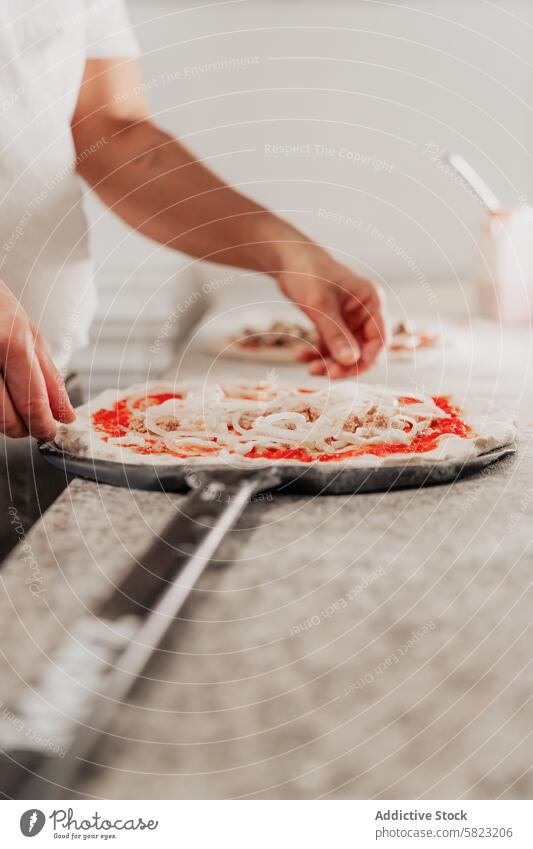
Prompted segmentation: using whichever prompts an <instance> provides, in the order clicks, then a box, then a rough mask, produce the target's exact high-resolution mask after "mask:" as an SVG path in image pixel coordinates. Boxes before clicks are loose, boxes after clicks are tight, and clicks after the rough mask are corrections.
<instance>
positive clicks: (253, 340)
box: [235, 320, 316, 348]
mask: <svg viewBox="0 0 533 849" xmlns="http://www.w3.org/2000/svg"><path fill="white" fill-rule="evenodd" d="M235 341H236V342H238V343H239V344H240V345H243V346H244V347H253V348H256V347H257V348H258V347H265V348H292V347H294V346H295V345H301V344H302V342H309V343H316V331H315V330H313V329H310V328H307V327H303V326H302V325H301V324H296V323H294V322H291V321H283V320H278V321H273V322H272V324H271V325H270V327H268V328H267V329H266V330H258V329H257V328H254V327H244V328H243V330H242V335H241V336H239V337H235Z"/></svg>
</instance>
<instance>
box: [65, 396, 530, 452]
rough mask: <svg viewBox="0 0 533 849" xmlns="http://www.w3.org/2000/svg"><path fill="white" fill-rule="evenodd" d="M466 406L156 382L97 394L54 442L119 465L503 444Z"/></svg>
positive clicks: (495, 420)
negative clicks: (116, 462) (464, 408)
mask: <svg viewBox="0 0 533 849" xmlns="http://www.w3.org/2000/svg"><path fill="white" fill-rule="evenodd" d="M469 407H470V408H471V409H470V410H469V411H463V410H461V409H460V408H459V407H457V406H456V405H455V404H454V401H453V399H452V398H450V397H448V396H438V397H437V396H436V397H431V396H428V395H425V394H422V393H418V392H415V393H413V391H412V390H409V391H405V392H404V391H398V390H391V389H388V388H386V387H382V386H373V385H372V386H371V385H366V384H363V383H359V382H357V381H354V380H346V381H338V382H335V383H326V382H323V381H322V382H320V383H318V384H317V383H314V384H312V383H308V384H305V383H302V384H299V385H297V386H295V385H290V384H283V383H279V382H276V381H275V380H271V381H268V380H267V381H263V382H261V383H258V384H256V385H244V384H240V383H238V382H231V381H226V382H224V383H221V384H209V383H206V382H189V383H182V384H179V385H174V384H172V383H168V382H159V383H151V384H148V385H135V386H131V387H129V388H128V389H125V390H122V391H118V392H117V391H106V392H103V393H101V394H100V395H99V396H97V397H96V398H94V399H93V400H92V401H91V402H90V403H89V404H86V405H84V406H83V407H80V408H78V410H77V414H78V415H77V419H76V421H75V422H73V423H72V424H70V425H61V426H60V427H59V430H58V434H57V436H56V443H57V445H58V446H59V447H60V448H62V449H63V450H64V451H66V452H67V453H69V454H72V455H75V456H82V457H92V458H101V459H106V460H114V461H118V462H120V463H136V464H139V463H150V464H165V465H171V464H180V465H184V464H187V465H190V464H202V465H212V464H217V465H218V464H220V463H221V462H231V463H232V465H235V464H236V463H237V464H238V465H239V466H245V467H253V466H257V465H258V464H263V463H270V462H272V461H274V462H276V463H277V462H280V463H283V464H293V465H296V466H301V465H302V464H308V463H312V462H321V463H335V464H342V465H343V466H345V465H348V466H354V465H356V466H379V465H382V464H387V465H390V464H393V465H398V464H404V463H412V462H414V463H428V462H431V463H434V462H445V461H449V460H460V461H461V460H467V459H470V458H472V457H475V456H477V455H479V454H482V453H485V452H486V451H489V450H491V449H493V448H497V447H501V446H505V445H509V444H510V443H512V442H513V440H514V439H515V437H516V429H515V427H514V425H513V424H512V423H511V422H510V421H509V420H508V419H506V418H505V417H504V416H501V415H495V414H494V413H492V414H491V413H488V412H487V410H486V405H485V408H484V406H483V405H482V403H481V402H479V401H478V402H475V403H474V402H472V404H469Z"/></svg>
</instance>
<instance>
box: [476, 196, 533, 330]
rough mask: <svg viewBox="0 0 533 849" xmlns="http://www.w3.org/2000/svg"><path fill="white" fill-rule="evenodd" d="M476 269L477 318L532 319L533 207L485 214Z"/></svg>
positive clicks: (511, 320)
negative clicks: (478, 312) (478, 315)
mask: <svg viewBox="0 0 533 849" xmlns="http://www.w3.org/2000/svg"><path fill="white" fill-rule="evenodd" d="M477 265H478V269H477V274H476V280H477V286H478V304H479V311H480V315H481V316H482V317H483V318H492V319H498V320H499V321H508V322H520V321H528V320H529V319H530V318H531V316H532V315H533V208H532V207H530V206H527V205H524V206H520V207H515V208H513V209H505V210H502V211H501V212H497V213H488V214H487V216H486V218H485V220H484V222H483V225H482V228H481V236H480V240H479V253H478V262H477Z"/></svg>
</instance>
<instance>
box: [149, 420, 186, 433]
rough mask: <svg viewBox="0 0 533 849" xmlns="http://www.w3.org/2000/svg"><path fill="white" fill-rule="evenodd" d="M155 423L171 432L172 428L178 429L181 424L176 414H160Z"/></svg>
mask: <svg viewBox="0 0 533 849" xmlns="http://www.w3.org/2000/svg"><path fill="white" fill-rule="evenodd" d="M155 423H156V425H157V426H158V427H160V428H162V429H163V430H166V431H169V432H170V431H171V430H177V429H178V428H179V426H180V423H179V421H178V419H176V418H175V417H174V416H159V418H158V419H156V420H155Z"/></svg>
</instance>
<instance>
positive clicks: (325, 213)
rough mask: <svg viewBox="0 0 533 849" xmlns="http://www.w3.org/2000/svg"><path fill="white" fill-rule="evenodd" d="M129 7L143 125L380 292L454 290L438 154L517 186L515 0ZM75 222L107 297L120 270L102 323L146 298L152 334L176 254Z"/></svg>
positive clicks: (521, 34) (459, 217) (523, 160)
mask: <svg viewBox="0 0 533 849" xmlns="http://www.w3.org/2000/svg"><path fill="white" fill-rule="evenodd" d="M129 8H130V15H131V19H132V24H133V26H134V28H135V32H136V34H137V37H138V39H139V41H140V43H141V46H142V49H143V57H142V67H143V72H144V78H145V85H146V95H147V97H148V99H149V101H150V104H151V106H152V109H153V111H154V113H155V115H156V116H157V118H158V120H159V121H160V122H161V124H163V125H164V126H165V127H166V128H167V129H169V130H172V131H173V132H175V133H177V134H178V135H179V136H180V137H181V138H182V139H184V140H185V141H186V142H187V143H188V144H189V145H190V146H191V147H192V148H193V149H194V150H196V151H197V152H198V153H199V154H200V155H201V156H202V157H204V158H205V159H206V161H208V162H209V163H210V164H211V165H212V166H213V167H214V168H216V169H217V170H218V171H219V172H221V173H222V174H223V175H224V176H225V177H226V178H227V179H229V180H231V181H233V182H235V183H236V184H238V185H239V186H240V187H241V188H242V189H243V191H246V192H248V193H249V194H251V195H253V196H254V197H256V198H258V199H260V200H261V201H263V202H264V203H267V204H268V205H270V206H271V207H273V208H274V209H276V210H278V211H279V212H280V213H281V214H283V215H285V216H287V217H289V218H291V219H292V220H293V221H295V222H296V223H297V224H298V226H300V227H301V228H303V229H304V230H306V231H307V232H309V233H311V234H312V235H313V236H315V237H317V238H319V239H320V240H322V241H324V242H325V243H326V244H327V245H329V246H330V248H331V249H332V250H333V251H336V252H337V253H338V254H339V255H340V256H342V257H344V259H345V261H347V262H349V263H350V264H352V265H354V266H356V267H359V268H360V269H363V270H365V271H366V272H367V273H370V274H372V275H373V276H374V277H376V278H378V279H381V280H382V282H383V283H384V284H385V285H386V286H387V287H389V288H390V287H394V285H395V281H396V280H398V279H400V278H405V277H407V276H410V275H413V274H415V275H416V276H417V277H419V279H420V281H421V285H422V284H423V281H424V279H427V280H432V279H435V278H446V279H449V281H450V287H454V286H459V285H460V281H461V280H462V279H463V278H465V277H466V276H468V275H469V274H470V271H471V268H472V257H473V254H475V253H476V227H477V225H478V223H479V220H480V218H481V216H482V211H481V209H480V207H479V204H478V203H477V201H476V200H475V199H474V198H473V197H472V196H471V195H470V194H469V193H468V192H466V191H465V189H464V188H463V187H462V186H460V185H458V184H457V183H456V182H455V181H454V180H453V179H452V178H451V176H450V175H449V174H448V173H446V172H445V171H444V170H443V169H442V166H441V165H440V163H439V160H438V159H436V158H435V152H436V151H437V150H438V149H440V148H442V149H444V148H447V149H449V150H456V151H459V152H460V153H462V154H463V155H464V156H465V157H466V158H467V159H469V160H470V161H471V162H472V163H473V164H474V166H475V167H476V168H478V169H479V170H480V172H481V173H482V174H483V175H484V176H485V178H486V179H487V180H488V181H489V182H490V184H491V185H492V186H493V188H494V189H495V191H496V192H497V193H498V194H500V195H501V197H502V199H503V200H504V201H505V202H506V203H509V204H513V203H517V202H518V200H519V199H520V198H523V197H524V196H526V197H527V196H529V194H530V193H533V169H532V155H531V151H532V150H533V133H532V130H533V125H532V112H531V104H532V81H533V70H532V63H531V61H530V57H531V44H532V42H533V4H531V3H529V2H521V0H505V2H496V3H494V2H488V0H462V2H461V1H460V0H456V2H454V0H451V1H450V0H448V2H443V0H425V2H413V0H411V2H409V3H404V2H381V0H351V2H348V0H346V2H343V0H333V2H332V0H328V2H303V0H292V2H290V0H269V2H260V1H259V0H229V2H215V3H208V4H207V3H194V2H192V0H187V2H183V3H181V2H171V0H167V2H149V1H148V0H130V2H129ZM90 213H91V216H92V218H93V221H94V226H93V234H94V246H95V252H96V255H97V258H98V263H99V280H100V286H101V287H102V288H103V289H104V290H105V292H106V293H107V295H106V297H107V302H109V300H110V299H111V301H113V299H115V298H116V293H117V291H119V290H120V287H121V285H122V283H123V281H124V280H125V279H126V278H129V277H130V276H131V275H132V273H133V278H132V280H131V282H130V283H128V285H127V287H126V288H125V289H123V294H122V295H120V296H119V297H118V300H117V301H116V304H115V315H116V316H118V317H120V316H121V315H123V313H124V309H126V311H128V310H129V311H130V312H135V310H137V311H138V310H139V309H142V307H143V304H144V303H145V300H146V297H148V298H149V297H150V295H148V296H147V295H146V293H147V292H148V293H150V294H152V293H153V292H154V291H155V292H158V293H163V296H162V297H160V296H159V295H158V297H157V298H153V297H152V302H151V303H152V307H151V309H152V311H153V313H152V314H151V318H150V321H153V322H155V325H156V326H157V324H158V322H159V323H160V322H161V321H162V320H163V315H164V314H166V313H168V310H169V308H170V306H171V304H172V303H173V302H174V301H175V298H176V290H175V286H176V285H177V287H178V289H177V291H178V297H179V291H180V287H182V288H181V291H187V290H188V287H190V286H191V285H194V284H191V280H194V275H195V273H196V271H195V268H196V266H195V264H194V263H193V264H192V265H191V264H190V263H189V262H188V261H187V262H186V264H185V265H186V271H182V272H180V274H179V275H178V278H177V283H176V281H175V280H174V281H173V282H172V283H169V282H168V281H169V280H171V279H172V278H173V272H174V270H175V269H176V267H177V266H178V264H179V262H180V260H179V258H178V257H177V255H176V254H173V253H171V252H169V251H166V250H164V249H161V248H159V247H158V246H156V245H153V244H151V243H149V242H147V241H146V240H144V239H142V238H140V237H138V236H136V235H135V234H132V233H129V232H128V231H127V230H126V228H123V227H122V226H121V225H120V223H119V222H117V221H116V220H115V219H113V217H112V216H111V215H110V214H109V213H107V212H106V211H104V210H103V209H102V208H101V207H100V206H99V205H98V204H97V203H96V202H94V203H91V204H90ZM214 273H215V272H214V271H213V270H208V271H206V270H205V268H204V269H202V271H201V274H203V275H205V274H208V275H209V274H211V275H212V274H214ZM217 273H218V272H217ZM132 293H133V294H132ZM165 293H166V294H165ZM122 303H123V304H124V306H122ZM152 330H153V327H152V328H151V330H150V333H151V332H152ZM104 332H105V331H104Z"/></svg>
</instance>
